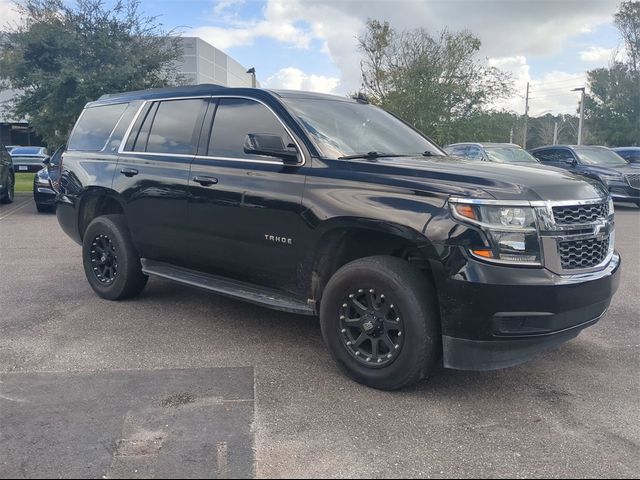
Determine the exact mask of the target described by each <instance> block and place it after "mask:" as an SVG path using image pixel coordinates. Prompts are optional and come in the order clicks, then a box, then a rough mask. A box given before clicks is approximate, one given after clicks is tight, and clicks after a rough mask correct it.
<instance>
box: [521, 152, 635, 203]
mask: <svg viewBox="0 0 640 480" xmlns="http://www.w3.org/2000/svg"><path fill="white" fill-rule="evenodd" d="M531 154H532V155H533V156H534V157H536V158H537V159H538V160H540V162H542V164H543V165H548V166H552V167H558V168H564V169H566V170H569V171H570V172H572V173H577V174H580V175H584V176H586V177H589V178H594V179H597V180H599V181H601V182H602V183H603V184H604V185H606V186H607V188H608V189H609V192H611V196H612V197H613V199H614V200H615V201H620V202H632V203H635V204H636V205H638V207H640V168H638V167H635V166H633V165H632V164H629V162H628V161H627V160H625V159H624V158H622V157H621V156H620V155H618V154H617V153H616V152H614V151H613V150H611V149H610V148H607V147H601V146H582V145H581V146H575V145H553V146H548V147H539V148H534V149H533V150H531Z"/></svg>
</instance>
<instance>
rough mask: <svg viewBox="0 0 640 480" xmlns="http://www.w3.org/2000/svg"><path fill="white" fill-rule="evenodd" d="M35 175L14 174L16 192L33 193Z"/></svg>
mask: <svg viewBox="0 0 640 480" xmlns="http://www.w3.org/2000/svg"><path fill="white" fill-rule="evenodd" d="M35 175H36V174H35V173H16V192H33V177H35Z"/></svg>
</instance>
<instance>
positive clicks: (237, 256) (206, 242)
mask: <svg viewBox="0 0 640 480" xmlns="http://www.w3.org/2000/svg"><path fill="white" fill-rule="evenodd" d="M213 107H214V108H213V109H212V108H211V107H210V109H209V112H210V115H208V117H209V116H210V117H212V118H213V121H212V123H211V124H212V127H211V130H210V135H209V138H208V142H204V143H206V145H204V144H203V142H201V145H202V148H205V151H203V153H204V155H202V156H198V157H196V159H195V160H194V161H193V164H192V167H191V175H190V183H189V191H190V195H189V224H190V232H191V234H192V239H193V241H192V242H191V244H192V247H191V253H192V255H193V257H192V260H193V262H194V264H195V265H196V266H205V268H206V269H207V270H209V271H211V272H212V273H220V274H224V275H228V276H233V277H236V278H240V279H244V280H248V281H252V282H254V283H258V284H261V285H267V286H271V287H274V288H280V289H284V290H290V291H295V284H296V272H297V265H298V262H299V258H300V251H299V249H298V246H299V245H298V240H299V237H298V236H299V231H300V222H301V219H302V217H301V213H302V211H301V208H302V207H301V204H302V195H303V191H304V184H305V177H304V175H302V174H301V173H300V171H299V168H298V167H297V166H287V165H285V164H284V162H283V161H282V160H280V159H278V158H274V157H268V156H261V155H250V154H246V153H245V152H244V149H243V143H244V140H245V138H246V136H247V134H249V133H262V134H272V135H280V136H281V137H282V138H283V140H284V143H285V145H289V144H294V143H295V141H294V140H293V138H292V137H291V135H290V134H289V132H288V131H287V129H286V128H285V127H284V125H283V123H282V122H281V121H280V120H279V119H278V117H277V116H276V115H275V114H274V113H273V112H272V111H271V110H270V109H269V108H268V107H267V106H266V105H264V104H262V103H260V102H258V101H255V100H250V99H245V98H220V99H219V100H214V101H213ZM206 126H207V122H206V121H205V128H204V129H203V135H204V131H205V130H206ZM300 154H301V155H303V154H302V152H300ZM300 158H301V159H302V156H301V157H300Z"/></svg>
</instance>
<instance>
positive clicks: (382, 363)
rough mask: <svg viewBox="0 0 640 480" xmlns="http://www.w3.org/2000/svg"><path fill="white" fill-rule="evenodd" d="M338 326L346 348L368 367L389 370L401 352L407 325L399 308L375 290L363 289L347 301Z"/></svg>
mask: <svg viewBox="0 0 640 480" xmlns="http://www.w3.org/2000/svg"><path fill="white" fill-rule="evenodd" d="M339 325H340V335H341V338H342V341H343V344H344V346H345V347H346V348H347V350H348V351H349V353H350V354H351V355H353V357H354V358H355V359H356V360H357V361H358V362H359V363H361V364H363V365H366V366H367V367H370V368H382V367H386V366H387V365H389V364H390V363H392V362H393V361H394V360H395V359H396V358H397V357H398V355H399V354H400V352H401V350H402V341H403V337H402V333H403V330H404V323H403V321H402V316H401V314H400V311H399V308H398V306H397V305H395V304H394V303H393V301H392V300H391V299H390V298H389V297H388V296H386V295H385V294H384V293H382V292H376V291H375V289H373V288H368V289H366V288H360V289H358V290H356V291H355V292H353V293H350V294H349V295H348V296H347V297H346V298H345V299H344V303H343V304H342V307H341V309H340V322H339Z"/></svg>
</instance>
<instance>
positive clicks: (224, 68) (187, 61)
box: [178, 37, 255, 87]
mask: <svg viewBox="0 0 640 480" xmlns="http://www.w3.org/2000/svg"><path fill="white" fill-rule="evenodd" d="M182 45H183V52H184V53H183V54H182V59H181V60H180V61H179V62H178V70H179V73H180V74H181V75H182V76H183V78H184V79H185V83H186V84H188V85H198V84H202V83H214V84H217V85H224V86H225V87H252V86H255V85H254V83H253V82H254V76H253V74H251V73H247V69H246V68H245V67H243V66H242V65H240V64H239V63H238V62H237V61H235V60H234V59H233V58H231V57H229V56H228V55H227V54H226V53H224V52H223V51H222V50H218V49H217V48H216V47H214V46H213V45H211V44H209V43H207V42H205V41H204V40H202V39H201V38H198V37H183V39H182Z"/></svg>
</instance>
